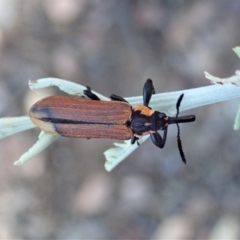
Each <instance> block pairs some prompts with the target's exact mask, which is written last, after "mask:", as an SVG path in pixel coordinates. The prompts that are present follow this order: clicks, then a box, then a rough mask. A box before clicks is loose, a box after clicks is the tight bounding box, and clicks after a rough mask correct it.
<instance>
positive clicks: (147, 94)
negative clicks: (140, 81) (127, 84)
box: [143, 79, 155, 107]
mask: <svg viewBox="0 0 240 240" xmlns="http://www.w3.org/2000/svg"><path fill="white" fill-rule="evenodd" d="M153 94H155V89H154V86H153V82H152V80H151V79H147V81H146V83H145V84H144V86H143V105H144V106H146V107H148V104H149V102H150V99H151V97H152V95H153Z"/></svg>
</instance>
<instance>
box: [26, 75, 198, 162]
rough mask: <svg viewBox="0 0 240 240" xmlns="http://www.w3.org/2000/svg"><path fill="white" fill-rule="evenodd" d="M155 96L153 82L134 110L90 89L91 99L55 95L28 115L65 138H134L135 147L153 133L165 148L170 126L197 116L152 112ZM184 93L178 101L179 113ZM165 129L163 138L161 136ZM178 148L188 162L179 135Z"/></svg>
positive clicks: (154, 141) (88, 93) (36, 122)
mask: <svg viewBox="0 0 240 240" xmlns="http://www.w3.org/2000/svg"><path fill="white" fill-rule="evenodd" d="M154 93H155V90H154V87H153V83H152V80H150V79H148V80H147V81H146V83H145V85H144V87H143V104H144V105H137V106H134V107H132V106H131V105H130V104H129V103H128V102H127V101H126V100H125V99H123V98H122V97H120V96H117V95H114V94H112V95H111V96H110V98H111V99H112V101H100V99H99V98H98V97H97V96H96V95H95V94H93V93H92V92H91V89H90V88H89V87H87V89H86V90H85V91H84V94H85V95H86V96H88V97H89V98H90V99H92V100H93V101H92V100H89V99H85V98H78V97H71V96H52V97H47V98H44V99H42V100H40V101H38V102H37V103H35V104H34V105H33V106H32V107H31V109H30V111H29V116H30V118H31V120H32V122H33V123H34V124H35V125H36V126H37V127H39V128H40V129H41V130H43V131H45V132H47V133H51V134H57V135H61V136H64V137H75V138H110V139H117V140H128V139H131V143H132V144H134V143H135V141H136V140H138V139H139V138H140V137H141V136H143V135H146V134H150V135H151V139H152V142H153V143H154V144H155V145H156V146H157V147H159V148H163V147H164V145H165V142H166V138H167V128H168V125H169V124H172V123H175V124H177V126H178V123H186V122H193V121H195V116H194V115H188V116H182V117H178V113H177V115H176V117H169V116H166V114H165V113H162V112H158V111H155V110H153V109H151V108H150V107H149V106H148V104H149V101H150V99H151V96H152V94H154ZM182 98H183V94H182V95H181V96H180V97H179V99H178V102H177V112H178V111H179V110H178V109H179V106H180V103H181V100H182ZM159 130H163V137H162V136H161V135H160V134H159V133H158V131H159ZM178 146H179V150H180V154H181V157H182V160H183V161H184V162H186V160H185V157H184V154H183V151H182V147H181V141H180V138H179V134H178Z"/></svg>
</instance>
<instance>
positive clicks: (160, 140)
mask: <svg viewBox="0 0 240 240" xmlns="http://www.w3.org/2000/svg"><path fill="white" fill-rule="evenodd" d="M150 135H151V139H152V142H153V143H154V145H156V146H157V147H159V148H164V145H165V143H166V139H167V128H166V129H165V130H164V132H163V137H162V136H161V135H160V134H159V133H158V132H155V133H151V134H150Z"/></svg>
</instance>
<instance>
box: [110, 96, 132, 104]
mask: <svg viewBox="0 0 240 240" xmlns="http://www.w3.org/2000/svg"><path fill="white" fill-rule="evenodd" d="M110 98H111V100H113V101H119V102H126V103H128V102H127V101H126V100H125V99H124V98H123V97H120V96H118V95H115V94H111V96H110Z"/></svg>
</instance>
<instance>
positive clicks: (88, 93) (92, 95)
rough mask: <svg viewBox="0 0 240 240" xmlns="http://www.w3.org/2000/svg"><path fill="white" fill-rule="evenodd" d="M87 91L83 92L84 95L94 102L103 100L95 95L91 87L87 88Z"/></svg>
mask: <svg viewBox="0 0 240 240" xmlns="http://www.w3.org/2000/svg"><path fill="white" fill-rule="evenodd" d="M86 88H87V89H86V90H83V93H84V94H85V95H86V96H87V97H89V98H90V99H92V100H101V99H100V98H99V97H98V96H97V95H95V94H94V93H92V91H91V88H90V87H88V86H87V87H86Z"/></svg>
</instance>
